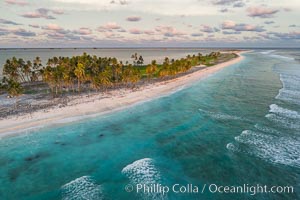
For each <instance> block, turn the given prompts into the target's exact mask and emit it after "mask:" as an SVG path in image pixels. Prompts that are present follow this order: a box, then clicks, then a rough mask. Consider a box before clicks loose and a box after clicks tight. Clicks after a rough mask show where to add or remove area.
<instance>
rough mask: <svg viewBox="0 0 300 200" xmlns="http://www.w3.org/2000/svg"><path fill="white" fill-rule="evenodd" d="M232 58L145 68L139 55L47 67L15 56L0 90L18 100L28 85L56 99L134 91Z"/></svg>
mask: <svg viewBox="0 0 300 200" xmlns="http://www.w3.org/2000/svg"><path fill="white" fill-rule="evenodd" d="M232 57H236V54H229V53H228V54H221V53H220V52H212V53H210V54H208V55H202V54H201V53H199V54H197V55H192V56H191V55H188V56H187V57H186V58H181V59H177V60H174V59H171V60H170V59H169V58H168V57H166V58H165V59H164V62H163V63H162V64H157V62H156V61H155V60H153V61H152V62H151V64H148V65H144V59H143V57H142V56H141V55H138V54H137V53H135V54H133V55H132V56H131V58H132V59H133V64H129V63H128V62H126V64H123V63H122V62H121V61H118V60H117V59H116V58H110V57H109V58H107V57H104V58H101V57H97V56H91V55H88V54H86V53H83V55H81V56H73V57H53V58H50V59H48V61H47V63H46V65H45V66H44V65H42V61H41V59H40V58H39V57H37V58H36V59H34V60H33V61H32V62H31V61H24V60H23V59H22V58H20V59H17V58H15V57H13V58H11V59H8V60H7V61H6V63H5V64H4V67H3V76H4V77H3V79H2V81H1V83H0V90H2V91H6V92H7V93H8V94H9V95H10V96H11V97H16V99H17V97H18V96H19V95H21V94H22V93H23V92H25V93H32V89H31V88H30V87H29V88H26V90H24V86H26V85H27V86H28V85H30V86H35V85H41V84H44V85H45V84H46V85H47V88H48V89H47V90H50V91H51V93H52V95H53V97H58V96H60V95H61V94H63V93H70V92H73V93H76V92H77V93H80V92H81V91H106V90H107V89H109V88H120V87H132V88H133V87H135V86H136V84H137V83H138V82H139V81H140V80H141V79H142V80H144V81H145V80H151V79H160V78H161V79H164V78H166V77H167V78H169V77H173V76H175V75H177V74H180V73H184V72H187V71H188V70H190V69H191V68H192V67H193V66H197V65H205V66H211V65H214V64H216V63H219V62H220V61H221V60H223V61H226V59H227V60H228V58H229V59H231V58H232Z"/></svg>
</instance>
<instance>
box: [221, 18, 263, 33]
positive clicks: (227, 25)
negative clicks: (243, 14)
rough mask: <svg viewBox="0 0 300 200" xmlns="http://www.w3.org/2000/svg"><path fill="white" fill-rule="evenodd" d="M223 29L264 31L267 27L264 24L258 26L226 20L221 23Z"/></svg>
mask: <svg viewBox="0 0 300 200" xmlns="http://www.w3.org/2000/svg"><path fill="white" fill-rule="evenodd" d="M221 27H222V29H231V30H234V31H253V32H263V31H265V29H264V28H263V26H256V25H251V24H243V23H240V24H237V23H235V22H234V21H230V20H228V21H224V22H223V23H222V25H221Z"/></svg>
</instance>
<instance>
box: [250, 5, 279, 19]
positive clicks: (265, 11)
mask: <svg viewBox="0 0 300 200" xmlns="http://www.w3.org/2000/svg"><path fill="white" fill-rule="evenodd" d="M246 11H247V12H248V16H250V17H260V18H270V17H273V15H274V14H275V13H277V12H279V10H277V9H271V8H264V7H249V8H247V10H246Z"/></svg>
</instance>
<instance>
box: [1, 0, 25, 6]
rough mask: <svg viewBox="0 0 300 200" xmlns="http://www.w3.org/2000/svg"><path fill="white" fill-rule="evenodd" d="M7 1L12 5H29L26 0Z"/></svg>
mask: <svg viewBox="0 0 300 200" xmlns="http://www.w3.org/2000/svg"><path fill="white" fill-rule="evenodd" d="M5 3H7V4H10V5H18V6H27V5H29V3H28V2H26V1H18V0H5Z"/></svg>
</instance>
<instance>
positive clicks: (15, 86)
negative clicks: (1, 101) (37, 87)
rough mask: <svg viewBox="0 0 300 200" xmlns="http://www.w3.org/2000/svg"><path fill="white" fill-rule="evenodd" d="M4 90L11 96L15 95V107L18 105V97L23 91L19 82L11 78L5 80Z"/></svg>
mask: <svg viewBox="0 0 300 200" xmlns="http://www.w3.org/2000/svg"><path fill="white" fill-rule="evenodd" d="M6 87H7V88H6V90H7V92H8V94H9V95H10V96H11V97H15V108H17V106H18V97H19V96H20V95H21V94H22V93H23V88H22V86H21V84H20V83H18V82H17V81H15V80H13V79H9V80H8V81H7V86H6Z"/></svg>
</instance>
